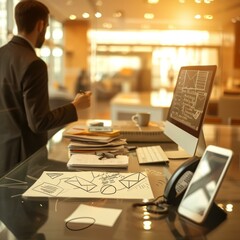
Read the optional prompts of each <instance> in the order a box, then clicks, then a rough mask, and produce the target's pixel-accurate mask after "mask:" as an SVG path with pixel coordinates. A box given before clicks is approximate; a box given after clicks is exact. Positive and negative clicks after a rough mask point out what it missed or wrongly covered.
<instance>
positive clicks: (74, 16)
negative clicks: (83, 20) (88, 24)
mask: <svg viewBox="0 0 240 240" xmlns="http://www.w3.org/2000/svg"><path fill="white" fill-rule="evenodd" d="M76 18H77V16H76V15H74V14H72V15H70V16H69V19H70V20H75V19H76Z"/></svg>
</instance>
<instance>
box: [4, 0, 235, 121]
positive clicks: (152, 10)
mask: <svg viewBox="0 0 240 240" xmlns="http://www.w3.org/2000/svg"><path fill="white" fill-rule="evenodd" d="M40 1H41V2H43V3H45V4H46V5H47V6H48V7H49V9H50V11H51V20H50V26H49V28H48V32H47V34H46V42H45V45H44V47H42V49H40V50H38V54H39V56H40V57H42V58H43V59H44V60H45V61H46V63H47V64H48V67H49V68H48V69H49V90H50V98H51V106H52V107H55V106H57V105H59V104H63V103H65V102H66V101H70V100H71V99H72V98H73V96H74V94H75V92H76V91H78V90H79V89H83V90H87V89H90V90H92V91H93V93H94V94H93V104H92V107H91V110H87V111H86V114H84V116H83V117H84V118H110V117H111V113H110V112H111V108H110V102H111V101H112V99H114V98H115V97H116V96H117V95H118V94H119V93H136V92H137V93H141V92H150V93H158V92H160V91H163V90H164V91H166V92H172V90H173V88H174V85H175V82H176V77H177V74H178V71H179V69H180V67H181V66H183V65H206V64H216V65H218V71H217V76H216V80H215V84H214V89H213V92H212V97H211V99H212V100H211V104H210V105H209V110H208V114H209V115H213V116H214V117H218V116H219V100H220V99H222V97H225V96H227V97H229V96H230V98H233V100H234V101H238V98H239V99H240V95H239V94H240V2H239V0H228V1H226V0H131V1H129V0H121V1H117V0H51V1H48V0H40ZM17 2H18V0H0V46H1V45H3V44H4V43H6V42H7V41H8V40H9V39H10V38H11V37H12V35H13V34H16V26H15V23H14V20H13V9H14V6H15V5H16V3H17ZM129 96H130V97H131V96H136V95H129ZM163 96H165V95H163ZM163 98H164V97H163ZM152 100H153V101H154V99H152ZM156 101H159V98H156ZM163 101H164V99H163ZM220 102H221V101H220ZM166 104H168V103H166ZM233 105H234V104H232V103H231V106H233ZM235 105H236V104H235ZM220 112H221V111H220ZM234 112H235V113H236V112H237V111H236V110H234ZM223 115H224V113H223ZM239 116H240V111H239Z"/></svg>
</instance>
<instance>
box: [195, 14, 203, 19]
mask: <svg viewBox="0 0 240 240" xmlns="http://www.w3.org/2000/svg"><path fill="white" fill-rule="evenodd" d="M194 18H195V19H201V18H202V16H201V15H200V14H196V15H195V16H194Z"/></svg>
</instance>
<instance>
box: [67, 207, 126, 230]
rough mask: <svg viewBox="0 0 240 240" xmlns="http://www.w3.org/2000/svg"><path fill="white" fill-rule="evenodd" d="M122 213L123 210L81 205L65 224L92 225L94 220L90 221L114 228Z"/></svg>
mask: <svg viewBox="0 0 240 240" xmlns="http://www.w3.org/2000/svg"><path fill="white" fill-rule="evenodd" d="M121 212H122V210H121V209H113V208H102V207H93V206H88V205H84V204H81V205H80V206H79V207H78V208H77V209H76V210H75V211H74V212H73V213H72V214H71V215H70V216H69V217H68V218H66V219H65V222H72V223H89V224H90V223H92V220H89V219H94V224H98V225H103V226H107V227H112V226H113V225H114V223H115V222H116V220H117V219H118V217H119V215H120V214H121Z"/></svg>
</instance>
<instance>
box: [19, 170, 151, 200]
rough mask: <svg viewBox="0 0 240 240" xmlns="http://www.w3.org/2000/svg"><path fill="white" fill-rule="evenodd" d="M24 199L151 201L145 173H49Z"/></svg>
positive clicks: (45, 173)
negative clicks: (64, 198) (57, 198)
mask: <svg viewBox="0 0 240 240" xmlns="http://www.w3.org/2000/svg"><path fill="white" fill-rule="evenodd" d="M23 197H71V198H122V199H142V198H147V199H152V198H153V193H152V189H151V186H150V183H149V180H148V177H147V174H146V173H145V172H137V173H119V172H95V171H83V172H48V171H45V172H43V174H42V175H41V177H40V178H39V179H38V180H37V181H36V182H35V183H34V184H33V185H32V186H31V187H30V188H29V189H28V190H27V191H26V192H25V193H24V194H23Z"/></svg>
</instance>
